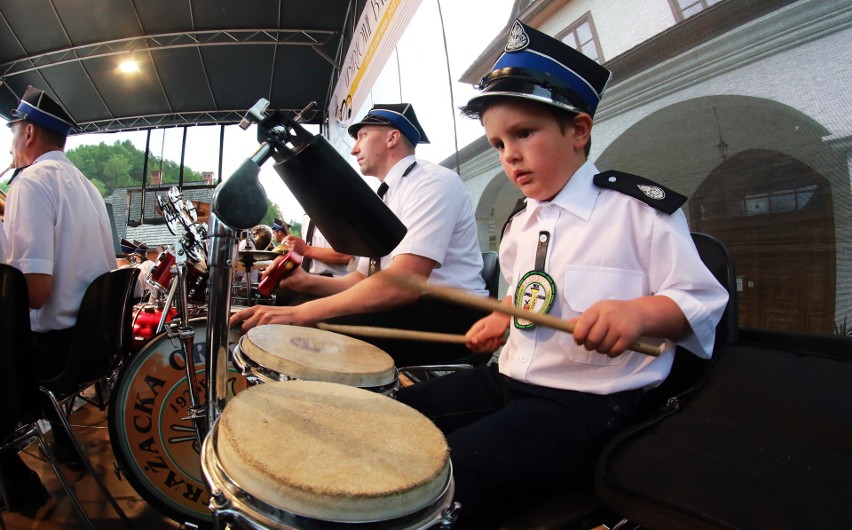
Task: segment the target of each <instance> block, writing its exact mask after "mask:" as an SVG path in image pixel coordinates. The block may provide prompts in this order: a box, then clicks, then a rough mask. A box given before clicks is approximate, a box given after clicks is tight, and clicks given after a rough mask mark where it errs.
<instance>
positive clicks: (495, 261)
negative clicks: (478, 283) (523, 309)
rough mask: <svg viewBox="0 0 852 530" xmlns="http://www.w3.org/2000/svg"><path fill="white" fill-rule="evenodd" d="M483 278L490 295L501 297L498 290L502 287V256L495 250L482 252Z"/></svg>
mask: <svg viewBox="0 0 852 530" xmlns="http://www.w3.org/2000/svg"><path fill="white" fill-rule="evenodd" d="M480 274H481V275H482V279H483V280H485V288H486V289H488V296H490V297H491V298H497V299H499V298H500V296H499V294H500V293H498V292H497V291H498V290H499V289H500V258H499V257H498V255H497V253H496V252H494V251H493V250H486V251H485V252H483V253H482V272H481V273H480Z"/></svg>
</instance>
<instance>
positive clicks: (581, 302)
mask: <svg viewBox="0 0 852 530" xmlns="http://www.w3.org/2000/svg"><path fill="white" fill-rule="evenodd" d="M644 283H645V273H644V272H643V271H637V270H630V269H617V268H611V267H590V266H583V265H568V266H566V267H565V273H564V275H563V280H562V285H560V287H561V291H562V295H561V299H562V302H563V303H564V304H565V305H564V306H563V307H565V308H566V312H565V314H564V315H563V317H564V318H566V319H567V318H572V317H574V316H577V315H579V314H580V313H582V312H583V311H585V310H586V309H588V308H590V307H591V306H592V305H594V304H595V303H596V302H600V301H601V300H632V299H634V298H639V297H640V296H642V295H643V294H644ZM559 340H560V346H561V347H562V348H563V351H565V352H566V353H567V354H568V356H569V357H570V358H571V360H573V361H574V362H579V363H584V364H594V365H619V364H621V363H622V362H624V359H625V356H624V355H619V356H618V357H609V356H607V355H604V354H602V353H598V352H595V351H591V352H590V351H586V349H585V348H583V347H582V346H577V344H576V343H575V342H574V337H573V336H571V335H570V334H568V333H560V334H559Z"/></svg>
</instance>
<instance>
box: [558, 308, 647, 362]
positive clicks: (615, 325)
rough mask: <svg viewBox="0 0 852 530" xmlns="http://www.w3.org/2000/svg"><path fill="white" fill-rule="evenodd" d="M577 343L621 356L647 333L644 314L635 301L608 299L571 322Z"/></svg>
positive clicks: (607, 353)
mask: <svg viewBox="0 0 852 530" xmlns="http://www.w3.org/2000/svg"><path fill="white" fill-rule="evenodd" d="M569 322H573V323H574V341H575V342H576V343H577V344H578V345H580V346H583V347H584V348H586V349H587V350H589V351H592V350H596V351H598V352H600V353H603V354H606V355H608V356H610V357H618V356H619V355H621V354H622V353H624V351H625V350H627V349H628V348H629V347H630V345H631V344H633V343H634V342H636V341H637V340H639V337H641V336H642V334H643V333H645V329H646V322H645V318H644V313H643V312H642V310H641V308H640V307H639V306H638V305H637V303H636V301H634V300H604V301H601V302H598V303H596V304H594V305H592V306H591V307H590V308H589V309H587V310H586V311H585V312H584V313H583V314H582V315H580V316H579V317H577V318H573V319H571V320H570V321H569Z"/></svg>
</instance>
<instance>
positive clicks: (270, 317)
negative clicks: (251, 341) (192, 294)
mask: <svg viewBox="0 0 852 530" xmlns="http://www.w3.org/2000/svg"><path fill="white" fill-rule="evenodd" d="M302 313H303V312H302V311H301V309H300V306H293V307H289V306H270V305H256V306H252V307H249V308H248V309H243V310H242V311H239V312H237V313H234V314H233V315H231V319H230V320H229V322H228V324H229V325H230V327H236V326H239V327H240V329H241V330H242V331H244V332H245V331H248V330H249V329H251V328H253V327H255V326H263V325H266V324H287V325H297V326H306V325H309V324H313V323H314V322H312V321H310V319H308V318H307V317H306V316H305V315H303V314H302Z"/></svg>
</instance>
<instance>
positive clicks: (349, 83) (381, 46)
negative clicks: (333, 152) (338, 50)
mask: <svg viewBox="0 0 852 530" xmlns="http://www.w3.org/2000/svg"><path fill="white" fill-rule="evenodd" d="M420 2H421V0H367V3H366V4H365V5H364V11H363V12H362V13H361V18H360V20H359V21H358V25H357V26H356V27H355V31H354V33H353V36H352V42H351V43H350V44H349V50H348V51H347V52H346V55H345V56H344V58H343V64H342V65H341V69H340V76H339V77H338V79H337V84H336V85H335V88H334V93H333V94H332V96H331V100H330V102H329V108H328V116H329V120H328V121H329V124H328V125H329V126H328V136H329V142H330V143H331V144H332V145H333V146H334V148H335V149H337V150H338V151H340V152H343V153H344V154H345V155H346V156H348V155H349V149H350V147H349V146H351V145H352V142H351V141H350V139H349V134H348V133H347V132H346V128H347V127H349V124H350V123H352V122H353V120H354V119H355V118H356V117H357V116H355V113H357V112H358V111H359V110H360V109H361V107H362V106H363V105H364V102H365V101H366V100H367V96H368V95H369V93H370V89H371V88H372V87H373V84H374V83H375V82H376V79H377V78H378V77H379V74H380V73H381V71H382V68H383V67H384V66H385V63H386V62H387V60H388V57H390V54H391V52H393V49H394V47H396V44H397V43H398V42H399V38H400V37H401V36H402V32H403V31H405V28H406V26H408V23H409V22H410V21H411V18H412V17H413V16H414V13H415V12H416V11H417V8H418V7H419V6H420ZM388 103H395V102H388Z"/></svg>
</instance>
